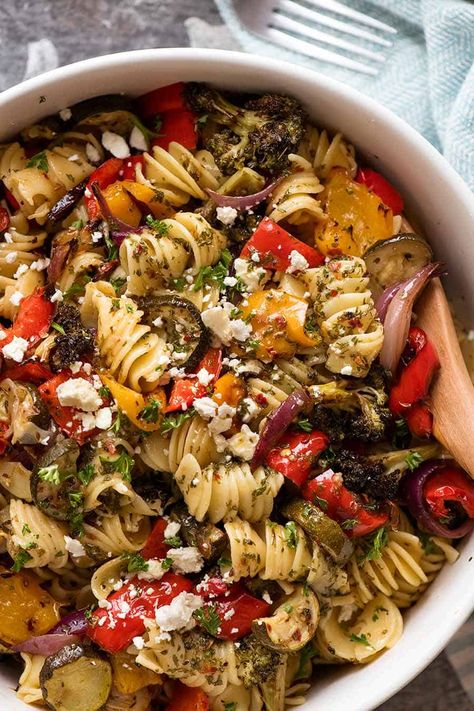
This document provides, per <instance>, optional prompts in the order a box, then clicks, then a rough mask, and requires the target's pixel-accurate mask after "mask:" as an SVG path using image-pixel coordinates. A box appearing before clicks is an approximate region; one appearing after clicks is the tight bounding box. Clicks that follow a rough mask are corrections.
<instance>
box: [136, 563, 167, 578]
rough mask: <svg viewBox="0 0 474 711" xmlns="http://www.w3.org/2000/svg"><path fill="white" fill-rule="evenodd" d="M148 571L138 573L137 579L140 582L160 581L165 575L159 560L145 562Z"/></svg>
mask: <svg viewBox="0 0 474 711" xmlns="http://www.w3.org/2000/svg"><path fill="white" fill-rule="evenodd" d="M147 564H148V569H147V570H145V571H141V572H140V573H138V578H139V579H140V580H161V578H162V577H163V575H164V574H165V572H166V571H165V569H164V568H163V566H162V565H161V561H160V560H154V559H153V558H151V559H150V560H148V561H147Z"/></svg>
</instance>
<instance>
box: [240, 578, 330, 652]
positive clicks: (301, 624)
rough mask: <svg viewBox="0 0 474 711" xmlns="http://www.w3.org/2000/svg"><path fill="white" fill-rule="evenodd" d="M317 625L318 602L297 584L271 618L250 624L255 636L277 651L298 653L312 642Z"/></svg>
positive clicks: (264, 618)
mask: <svg viewBox="0 0 474 711" xmlns="http://www.w3.org/2000/svg"><path fill="white" fill-rule="evenodd" d="M318 622H319V603H318V598H317V597H316V595H315V594H314V592H313V591H312V590H311V589H310V588H309V587H308V586H303V585H298V587H297V588H296V590H295V591H294V592H293V593H292V594H291V595H290V596H289V597H288V598H287V599H286V600H285V601H284V602H283V603H282V604H281V605H279V606H278V607H277V609H276V610H275V612H274V613H273V615H271V617H261V618H259V619H257V620H254V621H253V622H252V631H253V633H254V635H255V637H256V638H257V639H258V640H259V641H260V642H261V643H262V644H264V645H265V646H266V647H270V649H274V650H276V651H277V652H286V653H288V652H298V651H299V650H300V649H302V648H303V647H304V646H305V645H306V644H308V642H309V641H310V640H311V639H313V637H314V635H315V634H316V629H317V627H318Z"/></svg>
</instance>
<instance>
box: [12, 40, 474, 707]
mask: <svg viewBox="0 0 474 711" xmlns="http://www.w3.org/2000/svg"><path fill="white" fill-rule="evenodd" d="M164 58H166V60H167V61H168V62H170V63H171V62H173V61H176V62H178V63H181V67H184V65H185V63H186V62H189V61H191V60H200V61H205V62H209V63H215V62H216V61H217V62H218V61H219V60H221V61H222V62H223V63H225V64H227V65H232V66H234V67H235V68H238V69H240V70H242V69H248V70H255V69H261V70H262V71H264V72H265V73H268V74H269V75H270V76H271V75H272V74H284V75H285V78H286V79H287V80H288V85H289V86H290V85H291V81H292V80H293V79H297V80H299V81H302V82H303V83H304V82H309V83H311V84H312V85H313V86H314V87H315V88H317V87H320V88H321V89H322V90H323V91H324V92H326V94H327V95H329V96H332V97H341V98H342V100H343V101H344V102H345V103H346V104H348V105H352V106H353V107H354V108H356V107H358V106H359V107H360V105H361V104H363V105H364V107H365V108H366V109H369V110H370V111H371V112H372V114H373V116H374V118H375V119H376V120H378V121H380V122H381V123H383V124H384V125H385V126H386V127H387V128H388V129H389V130H390V131H391V132H394V133H396V134H397V135H398V136H399V137H400V140H401V141H402V142H403V143H404V144H405V145H406V146H408V147H410V148H412V149H413V151H414V152H415V153H417V154H419V155H422V156H423V157H424V159H425V160H426V161H427V162H429V163H430V164H431V166H432V169H433V172H434V174H438V175H443V178H444V182H445V184H447V185H448V186H449V189H450V190H451V191H452V193H453V194H454V193H457V195H458V198H459V199H460V202H461V203H462V207H463V208H464V209H465V213H466V216H469V217H470V218H471V219H472V220H473V221H474V194H473V193H472V192H471V191H470V189H469V187H468V186H467V185H466V183H465V182H464V181H463V179H462V178H461V177H460V176H459V174H458V173H457V172H456V171H455V170H454V168H453V167H452V166H451V165H450V164H449V163H448V161H447V160H446V159H445V158H444V156H443V155H442V154H441V153H439V151H438V150H437V149H436V148H435V147H434V146H433V145H432V144H430V143H429V142H428V141H427V140H426V139H425V138H424V137H423V136H422V135H421V134H419V133H418V132H417V131H416V130H415V129H414V128H412V127H411V126H410V125H409V124H408V123H407V122H406V121H405V120H404V119H402V118H400V117H399V116H397V115H396V114H395V113H393V112H392V111H391V110H390V109H388V108H386V107H385V106H383V105H382V104H380V103H379V102H378V101H376V100H374V99H372V98H371V97H370V96H368V95H366V94H364V93H362V92H361V91H359V90H358V89H355V88H353V87H351V86H350V85H348V84H345V83H344V82H342V81H339V80H337V79H332V78H330V77H328V76H327V75H325V74H321V73H320V72H317V71H315V70H313V69H310V68H308V67H306V66H300V65H296V64H293V63H291V62H288V61H283V60H278V59H273V58H269V57H266V56H259V55H255V54H250V53H244V52H237V51H228V50H216V49H199V48H188V47H183V48H158V49H140V50H131V51H127V52H117V53H113V54H106V55H102V56H99V57H92V58H89V59H85V60H81V61H78V62H74V63H72V64H68V65H65V66H62V67H58V68H56V69H52V70H50V71H48V72H45V73H43V74H40V75H38V76H36V77H33V78H31V79H28V80H26V81H23V82H21V83H19V84H17V85H15V86H13V87H11V88H9V89H6V90H5V91H3V92H1V93H0V110H1V109H2V107H5V106H6V105H8V104H10V103H11V102H15V101H17V100H19V99H21V98H22V97H27V96H28V94H30V93H32V92H46V91H47V89H48V87H52V86H53V85H54V84H56V83H57V82H60V81H64V80H70V81H74V79H75V78H76V77H79V76H83V75H84V74H85V73H88V72H92V73H93V74H102V73H104V72H107V71H115V72H116V71H117V70H119V69H120V67H123V66H127V65H129V64H130V63H131V62H137V63H141V64H143V63H145V64H147V63H150V64H153V63H154V62H157V61H159V60H160V59H164ZM227 78H228V76H227V75H226V73H225V72H224V73H223V83H225V80H226V79H227ZM157 83H159V81H157ZM262 83H263V84H265V79H264V78H263V80H262ZM290 93H291V92H290ZM90 95H91V96H95V95H98V94H94V93H93V92H91V94H90ZM471 538H473V537H471ZM464 592H467V591H464ZM471 598H472V599H471ZM473 609H474V589H473V590H472V594H471V596H469V595H468V594H467V595H466V596H465V601H464V604H463V605H461V607H460V609H457V610H456V611H455V614H452V615H451V618H450V620H447V619H445V620H444V623H443V625H440V627H442V631H441V632H439V636H438V637H437V641H436V644H433V643H432V642H430V643H429V644H427V645H426V646H423V647H420V648H419V650H418V651H419V656H418V657H417V660H416V664H415V665H413V666H412V667H411V668H405V669H404V670H403V673H402V672H400V671H397V673H396V674H394V676H393V678H391V679H384V685H383V687H382V688H378V689H377V691H372V693H371V697H372V698H371V699H370V702H369V705H368V706H367V705H360V701H359V700H357V702H356V701H355V700H354V703H355V704H357V705H354V706H353V707H352V710H351V711H370V709H374V708H376V707H377V706H378V705H380V704H381V703H383V702H384V701H386V700H387V699H389V698H391V697H392V696H393V695H394V694H395V693H397V692H398V691H399V690H400V689H402V688H403V687H404V686H405V685H406V684H408V683H409V682H410V681H411V680H412V679H413V678H415V676H417V675H418V674H419V673H420V672H421V671H423V669H424V668H425V667H426V666H427V665H428V664H429V663H430V662H431V661H432V660H433V659H434V658H435V657H436V656H437V655H438V654H439V653H440V652H441V651H442V650H443V649H444V648H445V646H446V644H447V643H448V642H449V640H450V639H451V637H452V636H453V635H454V634H455V632H456V631H457V630H458V629H459V627H460V626H461V625H462V624H463V623H464V622H465V621H466V619H467V618H468V617H469V615H470V614H471V612H472V610H473ZM408 614H409V613H408ZM359 668H360V667H355V669H359ZM349 669H351V667H350V666H349ZM346 670H347V667H346ZM347 673H348V672H347V671H346V674H347ZM0 688H1V685H0ZM307 703H308V702H307ZM310 703H311V702H310ZM315 703H316V704H317V701H316V700H315ZM305 706H306V704H305ZM324 708H326V706H324Z"/></svg>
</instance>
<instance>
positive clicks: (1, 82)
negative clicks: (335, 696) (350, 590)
mask: <svg viewBox="0 0 474 711" xmlns="http://www.w3.org/2000/svg"><path fill="white" fill-rule="evenodd" d="M256 1H257V2H258V0H256ZM189 18H193V19H189ZM220 24H221V20H220V17H219V15H218V12H217V10H216V8H215V6H214V3H213V2H212V0H15V1H14V2H12V0H0V91H3V90H4V89H6V88H7V87H9V86H12V85H13V84H16V83H18V82H19V81H21V80H22V79H25V78H28V77H30V76H34V75H35V74H37V73H39V72H40V71H46V70H48V69H53V68H55V67H56V66H59V65H63V64H69V63H70V62H75V61H77V60H79V59H86V58H88V57H94V56H97V55H101V54H108V53H110V52H119V51H123V50H127V49H144V48H147V47H173V46H175V47H176V46H188V45H190V44H192V45H193V46H221V45H224V43H225V42H224V40H225V41H226V46H229V45H230V39H229V38H228V37H227V36H226V30H225V29H218V30H210V29H209V27H208V25H220ZM427 634H429V631H427ZM447 709H455V710H456V711H471V709H472V705H471V703H470V702H469V700H468V698H467V696H466V695H465V693H464V691H463V690H462V688H461V686H460V684H459V682H458V680H457V677H456V675H455V673H454V672H453V670H452V669H451V666H450V664H449V662H448V660H447V659H446V657H445V656H444V654H441V655H440V656H439V657H438V658H437V659H436V660H435V661H434V662H433V663H432V664H431V666H429V667H428V669H426V671H424V672H423V673H422V674H420V676H419V677H418V678H417V679H415V680H414V681H413V682H412V683H411V684H409V685H408V686H407V687H406V688H405V689H404V690H403V691H401V692H400V693H399V694H397V696H395V697H394V698H393V699H392V700H391V701H388V702H387V703H385V704H383V705H382V706H381V707H380V708H379V711H446V710H447ZM348 711H350V709H348Z"/></svg>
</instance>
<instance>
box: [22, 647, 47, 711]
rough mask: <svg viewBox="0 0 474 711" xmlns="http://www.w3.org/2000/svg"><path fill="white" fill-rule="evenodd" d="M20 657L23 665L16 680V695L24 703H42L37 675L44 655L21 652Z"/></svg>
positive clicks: (41, 666)
mask: <svg viewBox="0 0 474 711" xmlns="http://www.w3.org/2000/svg"><path fill="white" fill-rule="evenodd" d="M21 658H22V659H23V661H24V663H25V667H24V669H23V672H22V674H21V676H20V678H19V680H18V689H17V692H16V695H17V697H18V698H19V699H20V701H23V702H24V703H25V704H38V703H40V704H42V703H43V693H42V691H41V686H40V679H39V675H40V671H41V669H42V668H43V664H44V661H45V659H46V657H43V655H41V654H28V653H27V652H22V653H21Z"/></svg>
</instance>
